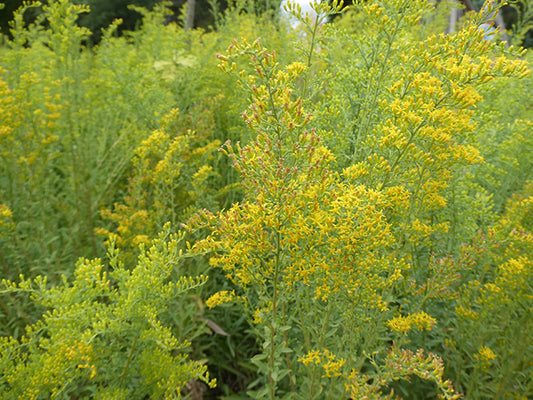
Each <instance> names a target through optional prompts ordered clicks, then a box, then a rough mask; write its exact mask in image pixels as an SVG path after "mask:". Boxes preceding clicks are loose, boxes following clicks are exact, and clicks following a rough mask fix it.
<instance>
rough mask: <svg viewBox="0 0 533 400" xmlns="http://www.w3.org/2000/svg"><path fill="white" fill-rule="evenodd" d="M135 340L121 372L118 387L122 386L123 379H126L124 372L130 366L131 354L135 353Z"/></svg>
mask: <svg viewBox="0 0 533 400" xmlns="http://www.w3.org/2000/svg"><path fill="white" fill-rule="evenodd" d="M137 339H138V338H135V340H134V341H133V343H132V345H131V349H130V354H128V359H127V360H126V365H124V369H123V370H122V374H121V375H120V386H123V385H124V379H125V378H126V372H127V371H128V368H129V366H130V363H131V359H132V357H133V352H134V351H135V346H136V345H137Z"/></svg>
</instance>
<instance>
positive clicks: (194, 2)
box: [0, 0, 533, 47]
mask: <svg viewBox="0 0 533 400" xmlns="http://www.w3.org/2000/svg"><path fill="white" fill-rule="evenodd" d="M47 1H48V0H41V3H43V4H46V3H47ZM161 1H163V0H112V1H110V0H73V2H74V3H78V4H87V5H88V6H89V7H90V8H91V13H90V14H84V15H82V16H81V17H80V20H79V23H80V24H81V25H83V26H85V27H87V28H89V29H90V30H91V32H93V37H92V40H93V42H98V41H99V38H100V33H101V29H102V28H104V27H107V26H109V24H110V23H111V22H113V20H114V19H116V18H121V19H122V20H123V23H122V25H121V26H120V28H119V32H121V31H124V30H133V29H135V27H136V26H137V25H138V24H139V23H140V19H141V15H140V14H139V13H137V12H135V11H134V10H131V9H129V8H128V5H130V4H132V5H136V6H141V7H145V8H147V9H152V8H153V7H154V6H155V5H156V4H157V3H159V2H161ZM167 1H168V0H167ZM230 1H231V0H230ZM439 1H440V0H437V3H438V2H439ZM484 1H485V0H458V3H460V4H461V5H462V6H463V7H464V10H465V11H472V10H479V9H480V8H481V7H482V6H483V3H484ZM0 2H2V0H0ZM3 2H4V3H5V7H4V9H2V10H0V32H1V33H3V34H5V35H8V36H9V21H11V20H12V19H13V12H14V11H15V10H17V9H18V8H19V7H20V6H21V5H22V3H23V0H3ZM187 2H188V3H189V7H188V13H187V15H186V16H184V17H183V18H182V19H183V20H184V22H185V24H184V25H185V26H184V27H186V28H192V27H202V28H208V27H210V26H213V24H214V20H215V18H214V15H213V5H215V4H216V8H217V11H218V12H223V11H224V10H225V9H226V8H227V7H228V0H216V1H215V0H170V3H171V6H170V8H171V10H172V11H173V13H174V16H173V17H172V18H174V19H177V18H178V16H179V15H180V14H181V13H182V11H183V9H184V5H185V3H187ZM353 2H354V1H353V0H345V1H344V3H345V5H350V4H352V3H353ZM280 3H281V0H255V1H253V2H252V4H253V5H254V8H255V10H254V11H255V12H258V13H260V12H263V11H266V10H268V9H272V10H275V11H277V10H279V4H280ZM37 12H38V10H36V9H33V10H32V11H31V12H28V13H27V15H26V18H27V20H28V22H29V21H31V20H32V19H33V18H35V16H36V13H37ZM499 18H500V20H499V21H496V22H497V24H499V25H503V26H505V27H512V26H513V25H514V23H515V22H516V20H517V12H516V10H515V9H514V8H512V7H510V6H505V7H503V9H502V12H501V14H500V15H499ZM170 20H171V19H169V21H170ZM523 45H524V46H525V47H531V46H532V45H533V32H531V31H530V32H529V34H528V35H527V36H526V38H525V41H524V43H523Z"/></svg>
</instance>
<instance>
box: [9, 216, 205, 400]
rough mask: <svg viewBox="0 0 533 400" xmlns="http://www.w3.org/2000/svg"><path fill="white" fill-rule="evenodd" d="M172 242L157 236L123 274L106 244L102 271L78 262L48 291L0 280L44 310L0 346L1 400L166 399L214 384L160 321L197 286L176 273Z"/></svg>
mask: <svg viewBox="0 0 533 400" xmlns="http://www.w3.org/2000/svg"><path fill="white" fill-rule="evenodd" d="M166 230H167V232H168V226H167V227H166ZM182 236H183V235H171V236H169V235H168V233H162V234H160V235H159V237H158V238H157V239H154V240H153V241H152V242H151V243H149V244H148V248H146V249H145V247H144V246H142V247H141V254H140V256H139V258H138V261H137V264H136V265H135V266H134V267H133V268H129V267H128V266H125V265H123V264H122V263H121V262H120V261H119V260H118V255H119V249H118V248H115V247H114V244H111V245H110V247H109V254H108V257H109V262H108V263H104V262H103V261H102V260H100V259H94V260H85V259H81V260H80V261H78V263H77V265H76V269H75V271H74V278H73V280H72V281H69V280H68V279H67V278H66V277H64V278H63V282H62V283H61V284H59V285H57V286H53V287H49V283H48V282H47V279H46V277H45V276H39V277H37V278H35V279H32V280H31V279H23V278H22V279H21V281H20V282H18V283H14V282H11V281H6V280H3V282H2V286H3V290H2V292H3V293H5V292H6V291H7V292H25V293H27V294H28V295H30V296H31V298H32V300H33V301H34V302H36V303H38V304H39V305H41V306H42V307H44V309H45V310H46V311H45V312H44V314H43V316H42V318H41V319H40V320H39V321H38V322H36V323H35V324H32V325H29V326H28V327H27V328H26V331H25V333H24V335H23V336H22V337H21V338H20V339H19V340H15V339H13V338H8V337H3V338H2V339H1V340H0V343H1V344H0V347H1V352H0V354H1V355H0V366H1V369H2V374H1V377H0V393H1V395H2V398H4V399H16V398H24V399H43V398H47V399H63V398H67V397H68V398H91V399H132V398H145V397H146V396H148V397H149V398H165V399H174V398H181V395H182V390H183V389H184V387H185V386H186V384H187V383H189V382H190V381H192V380H203V381H205V382H207V383H208V384H209V385H214V384H215V382H214V381H213V380H210V379H209V376H208V374H207V372H206V371H207V366H206V365H204V364H202V363H201V362H199V361H194V360H190V359H189V358H188V356H187V351H188V347H189V345H190V343H188V341H187V340H186V339H182V340H178V339H177V338H176V337H175V336H174V335H173V333H172V330H171V328H170V327H169V326H166V325H165V324H164V323H163V316H164V314H165V313H166V312H167V307H168V303H169V302H170V301H171V300H172V299H174V298H176V297H178V296H183V294H184V293H185V292H187V291H190V290H193V289H194V288H196V287H198V286H200V285H203V284H204V283H205V281H206V278H205V277H203V276H200V277H197V278H190V277H186V276H183V275H182V274H180V272H179V268H180V263H181V262H182V259H183V257H184V255H183V252H182V249H181V248H182V242H183V240H182Z"/></svg>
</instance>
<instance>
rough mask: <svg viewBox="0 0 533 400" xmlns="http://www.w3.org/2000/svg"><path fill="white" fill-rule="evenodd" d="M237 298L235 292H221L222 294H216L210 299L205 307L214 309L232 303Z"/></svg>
mask: <svg viewBox="0 0 533 400" xmlns="http://www.w3.org/2000/svg"><path fill="white" fill-rule="evenodd" d="M236 298H237V296H235V290H232V291H231V292H230V291H228V290H221V291H220V292H216V293H215V294H213V295H212V296H211V297H209V298H208V299H207V300H206V302H205V305H206V306H207V307H209V308H214V307H216V306H219V305H221V304H225V303H230V302H232V301H234V300H235V299H236Z"/></svg>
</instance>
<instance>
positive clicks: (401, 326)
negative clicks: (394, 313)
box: [387, 311, 437, 334]
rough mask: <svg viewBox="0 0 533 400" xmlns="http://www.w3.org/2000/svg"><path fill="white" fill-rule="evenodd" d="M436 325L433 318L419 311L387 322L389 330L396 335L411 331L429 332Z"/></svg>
mask: <svg viewBox="0 0 533 400" xmlns="http://www.w3.org/2000/svg"><path fill="white" fill-rule="evenodd" d="M436 323H437V321H436V320H435V318H433V317H432V316H430V315H428V314H427V313H425V312H424V311H419V312H417V313H414V314H409V315H407V316H405V317H404V316H403V315H400V316H398V317H395V318H393V319H391V320H389V321H388V322H387V325H388V326H389V328H390V329H391V330H392V331H394V332H398V333H402V334H403V333H406V332H408V331H410V330H412V329H416V330H426V331H430V330H431V329H432V328H433V326H434V325H435V324H436Z"/></svg>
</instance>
